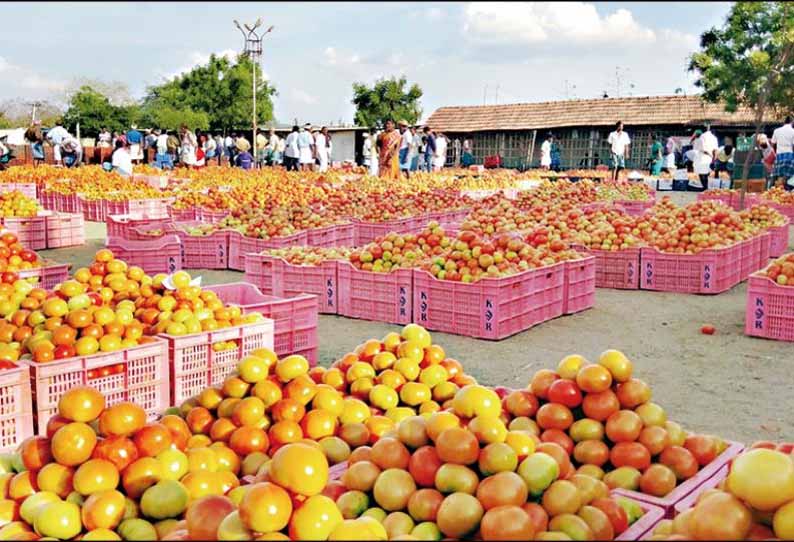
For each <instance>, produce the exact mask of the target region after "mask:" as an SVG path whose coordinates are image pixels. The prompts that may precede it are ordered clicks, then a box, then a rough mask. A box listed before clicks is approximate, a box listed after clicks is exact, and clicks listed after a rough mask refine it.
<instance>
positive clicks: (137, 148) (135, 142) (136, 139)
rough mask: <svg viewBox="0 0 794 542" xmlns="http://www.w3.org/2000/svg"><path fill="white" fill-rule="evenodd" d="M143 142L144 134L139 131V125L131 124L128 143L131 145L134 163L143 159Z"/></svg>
mask: <svg viewBox="0 0 794 542" xmlns="http://www.w3.org/2000/svg"><path fill="white" fill-rule="evenodd" d="M142 142H143V136H142V135H141V133H140V132H139V131H138V127H137V126H135V125H134V124H133V125H132V126H130V129H129V130H127V144H128V145H129V146H130V156H132V162H133V163H138V162H140V161H141V160H143V149H142V148H141V143H142Z"/></svg>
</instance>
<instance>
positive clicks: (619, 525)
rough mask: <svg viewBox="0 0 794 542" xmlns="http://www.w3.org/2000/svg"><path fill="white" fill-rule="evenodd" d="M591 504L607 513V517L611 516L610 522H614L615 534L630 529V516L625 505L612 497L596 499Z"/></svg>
mask: <svg viewBox="0 0 794 542" xmlns="http://www.w3.org/2000/svg"><path fill="white" fill-rule="evenodd" d="M590 505H591V506H594V507H595V508H598V509H599V510H601V511H602V512H603V513H604V514H606V516H607V518H609V522H610V523H611V524H612V529H613V530H614V532H615V536H617V535H619V534H621V533H622V532H623V531H625V530H626V529H628V527H629V517H628V515H627V514H626V511H625V510H624V509H623V507H621V506H620V505H619V504H618V503H617V502H615V501H614V500H612V499H610V498H601V499H595V500H594V501H592V502H591V503H590Z"/></svg>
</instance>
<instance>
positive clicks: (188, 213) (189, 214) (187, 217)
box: [168, 206, 198, 222]
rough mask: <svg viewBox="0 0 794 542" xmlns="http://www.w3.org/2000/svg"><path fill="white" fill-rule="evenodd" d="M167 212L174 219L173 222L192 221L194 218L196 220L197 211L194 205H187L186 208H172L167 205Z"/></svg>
mask: <svg viewBox="0 0 794 542" xmlns="http://www.w3.org/2000/svg"><path fill="white" fill-rule="evenodd" d="M168 213H169V214H170V215H171V218H173V219H174V222H192V221H194V220H198V212H197V211H196V208H195V207H188V208H187V209H174V208H173V207H171V206H169V207H168Z"/></svg>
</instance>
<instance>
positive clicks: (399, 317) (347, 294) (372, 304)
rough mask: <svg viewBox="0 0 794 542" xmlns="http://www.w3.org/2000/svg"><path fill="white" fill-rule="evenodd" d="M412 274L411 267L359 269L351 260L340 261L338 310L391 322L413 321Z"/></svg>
mask: <svg viewBox="0 0 794 542" xmlns="http://www.w3.org/2000/svg"><path fill="white" fill-rule="evenodd" d="M413 275H414V273H413V270H412V269H397V270H396V271H392V272H391V273H371V272H368V271H360V270H358V269H356V268H355V267H353V266H352V265H351V264H350V263H349V262H337V278H338V281H339V282H338V285H339V290H338V296H337V306H338V308H339V313H338V314H340V315H341V316H348V317H350V318H360V319H362V320H374V321H376V322H386V323H389V324H401V325H402V324H410V323H411V321H412V314H413V313H412V302H413V282H414V280H413Z"/></svg>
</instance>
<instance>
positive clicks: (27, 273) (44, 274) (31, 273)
mask: <svg viewBox="0 0 794 542" xmlns="http://www.w3.org/2000/svg"><path fill="white" fill-rule="evenodd" d="M43 264H44V265H43V266H42V267H36V268H34V269H24V270H22V271H19V273H18V274H19V278H21V279H25V280H27V281H28V282H32V283H34V284H36V285H37V286H39V287H41V288H44V289H45V290H52V289H53V287H55V286H57V285H58V284H60V283H62V282H63V281H65V280H68V279H69V264H68V263H55V262H51V261H44V262H43Z"/></svg>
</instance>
